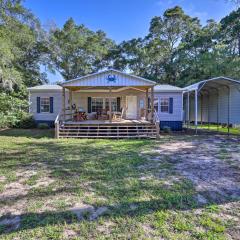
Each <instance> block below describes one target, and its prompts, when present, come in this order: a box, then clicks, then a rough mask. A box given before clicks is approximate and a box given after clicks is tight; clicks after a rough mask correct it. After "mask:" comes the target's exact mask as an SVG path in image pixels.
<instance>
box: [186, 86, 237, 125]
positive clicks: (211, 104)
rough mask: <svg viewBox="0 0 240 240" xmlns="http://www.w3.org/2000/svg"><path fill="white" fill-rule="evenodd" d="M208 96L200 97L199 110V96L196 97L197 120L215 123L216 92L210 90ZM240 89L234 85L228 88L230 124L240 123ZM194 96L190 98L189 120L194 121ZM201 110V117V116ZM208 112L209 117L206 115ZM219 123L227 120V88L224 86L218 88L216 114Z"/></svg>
mask: <svg viewBox="0 0 240 240" xmlns="http://www.w3.org/2000/svg"><path fill="white" fill-rule="evenodd" d="M210 93H211V94H210V96H208V95H204V96H203V97H202V111H201V97H199V98H198V121H199V122H201V119H202V121H203V122H208V120H209V122H210V123H217V104H218V102H217V92H216V91H214V90H213V91H212V92H210ZM239 103H240V91H239V89H238V88H236V87H234V86H233V87H231V88H230V109H229V110H230V116H229V117H230V119H229V120H230V123H231V124H240V105H239ZM184 106H185V107H184V109H185V114H187V110H186V99H185V103H184ZM194 106H195V103H194V97H191V98H190V121H194V118H195V117H194V112H195V110H194V108H195V107H194ZM201 112H202V117H201ZM208 113H209V117H208ZM185 119H187V118H186V115H185ZM218 119H219V120H218V122H219V123H225V124H226V123H227V122H228V90H227V89H226V88H223V89H219V114H218Z"/></svg>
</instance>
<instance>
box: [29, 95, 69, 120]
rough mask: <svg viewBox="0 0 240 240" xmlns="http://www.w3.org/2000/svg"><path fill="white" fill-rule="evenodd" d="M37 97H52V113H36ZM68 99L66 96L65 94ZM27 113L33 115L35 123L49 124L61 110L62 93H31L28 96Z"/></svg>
mask: <svg viewBox="0 0 240 240" xmlns="http://www.w3.org/2000/svg"><path fill="white" fill-rule="evenodd" d="M37 97H53V113H38V112H37ZM66 98H68V94H66ZM29 101H30V103H29V104H30V106H29V112H30V113H32V114H33V117H34V119H35V120H36V122H39V123H40V122H46V123H49V124H51V123H52V122H54V120H55V119H56V117H57V115H58V114H59V113H60V112H61V109H62V92H61V91H46V90H44V91H40V90H39V91H31V93H30V96H29Z"/></svg>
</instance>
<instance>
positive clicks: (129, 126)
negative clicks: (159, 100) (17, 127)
mask: <svg viewBox="0 0 240 240" xmlns="http://www.w3.org/2000/svg"><path fill="white" fill-rule="evenodd" d="M126 75H127V74H123V73H121V72H118V71H116V70H108V71H105V72H103V73H98V74H93V75H90V76H86V77H83V78H80V79H76V80H72V81H69V82H66V83H64V84H63V90H62V99H63V101H62V113H61V114H60V115H59V117H58V118H57V119H56V121H55V123H56V124H55V125H56V137H57V138H58V137H117V138H119V137H134V136H135V137H144V136H145V137H146V136H147V137H148V136H153V135H154V136H155V137H156V136H158V127H157V126H156V125H159V124H156V118H154V105H153V87H154V85H155V82H152V81H149V80H145V79H142V78H139V77H135V76H134V77H132V76H130V75H127V76H128V78H127V79H126ZM123 77H124V78H123ZM113 80H114V81H113ZM103 81H105V83H103ZM153 128H154V129H153ZM149 130H150V131H149Z"/></svg>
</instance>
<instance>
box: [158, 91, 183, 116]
mask: <svg viewBox="0 0 240 240" xmlns="http://www.w3.org/2000/svg"><path fill="white" fill-rule="evenodd" d="M162 97H166V98H173V113H161V111H160V99H161V98H162ZM154 98H158V107H159V110H158V114H159V119H160V121H182V119H183V98H182V92H169V93H168V92H155V93H154Z"/></svg>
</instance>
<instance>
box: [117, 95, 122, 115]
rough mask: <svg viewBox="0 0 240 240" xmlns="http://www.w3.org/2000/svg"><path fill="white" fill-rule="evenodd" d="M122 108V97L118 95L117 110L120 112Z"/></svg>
mask: <svg viewBox="0 0 240 240" xmlns="http://www.w3.org/2000/svg"><path fill="white" fill-rule="evenodd" d="M120 109H121V98H120V97H118V98H117V111H118V112H120V111H121V110H120Z"/></svg>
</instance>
